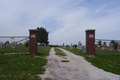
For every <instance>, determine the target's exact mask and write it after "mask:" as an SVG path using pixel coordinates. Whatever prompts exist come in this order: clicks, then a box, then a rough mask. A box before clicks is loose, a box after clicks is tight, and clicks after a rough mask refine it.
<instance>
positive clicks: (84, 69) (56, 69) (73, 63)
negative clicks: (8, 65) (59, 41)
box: [40, 48, 119, 80]
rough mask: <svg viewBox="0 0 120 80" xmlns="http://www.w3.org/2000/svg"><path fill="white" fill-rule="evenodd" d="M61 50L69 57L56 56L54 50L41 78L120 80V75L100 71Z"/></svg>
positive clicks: (58, 79) (56, 79)
mask: <svg viewBox="0 0 120 80" xmlns="http://www.w3.org/2000/svg"><path fill="white" fill-rule="evenodd" d="M59 49H60V50H62V51H63V52H64V53H65V54H66V55H67V56H65V57H60V56H57V55H55V51H54V48H52V49H51V51H50V55H49V56H48V58H47V59H48V64H47V68H46V72H45V74H44V75H40V77H42V78H46V77H49V78H51V79H52V80H119V75H116V74H113V73H110V72H105V71H103V70H102V69H98V68H96V67H94V66H92V65H91V64H90V63H89V62H87V61H86V60H84V58H83V57H81V56H78V55H75V54H73V53H71V52H69V51H66V50H64V49H61V48H59ZM61 60H69V62H61Z"/></svg>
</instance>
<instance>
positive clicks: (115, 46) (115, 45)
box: [110, 40, 118, 49]
mask: <svg viewBox="0 0 120 80" xmlns="http://www.w3.org/2000/svg"><path fill="white" fill-rule="evenodd" d="M110 43H113V46H114V49H117V44H118V43H117V42H115V41H114V40H112V41H111V42H110Z"/></svg>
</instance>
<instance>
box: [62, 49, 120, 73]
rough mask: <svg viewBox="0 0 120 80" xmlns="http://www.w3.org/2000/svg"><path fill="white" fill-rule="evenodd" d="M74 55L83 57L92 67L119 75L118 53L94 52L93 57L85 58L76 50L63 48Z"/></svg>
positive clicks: (107, 51)
mask: <svg viewBox="0 0 120 80" xmlns="http://www.w3.org/2000/svg"><path fill="white" fill-rule="evenodd" d="M64 49H66V50H68V51H70V52H72V53H74V54H76V55H80V56H83V57H84V58H85V59H86V60H87V61H89V62H90V63H91V64H92V65H94V66H96V67H98V68H101V69H103V70H105V71H108V72H112V73H115V74H120V52H118V51H117V50H116V51H109V50H108V49H105V50H99V49H96V50H95V57H88V56H86V53H85V52H82V51H78V49H77V48H73V49H70V48H64Z"/></svg>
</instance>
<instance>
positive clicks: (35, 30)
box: [29, 29, 38, 31]
mask: <svg viewBox="0 0 120 80" xmlns="http://www.w3.org/2000/svg"><path fill="white" fill-rule="evenodd" d="M29 31H38V30H37V29H29Z"/></svg>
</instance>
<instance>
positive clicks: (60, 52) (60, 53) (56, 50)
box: [54, 47, 67, 56]
mask: <svg viewBox="0 0 120 80" xmlns="http://www.w3.org/2000/svg"><path fill="white" fill-rule="evenodd" d="M54 50H55V52H56V53H55V54H56V55H59V56H67V55H66V54H65V53H63V51H62V50H60V49H58V48H56V47H55V48H54Z"/></svg>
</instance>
